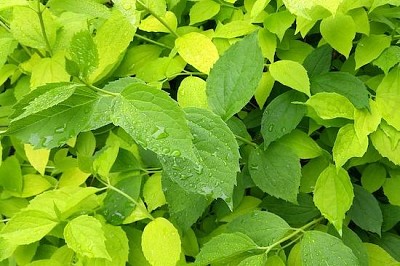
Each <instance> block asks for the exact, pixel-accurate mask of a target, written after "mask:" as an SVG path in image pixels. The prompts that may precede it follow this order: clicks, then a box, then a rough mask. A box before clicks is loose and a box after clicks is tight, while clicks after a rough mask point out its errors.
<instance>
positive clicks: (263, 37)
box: [258, 28, 277, 63]
mask: <svg viewBox="0 0 400 266" xmlns="http://www.w3.org/2000/svg"><path fill="white" fill-rule="evenodd" d="M258 41H259V43H260V47H261V52H262V55H263V57H265V58H267V59H268V60H269V61H270V62H271V63H272V62H274V61H275V60H274V59H275V51H276V46H277V38H276V36H275V34H273V33H272V32H270V31H269V30H267V29H266V28H262V29H259V30H258Z"/></svg>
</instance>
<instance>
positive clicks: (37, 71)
mask: <svg viewBox="0 0 400 266" xmlns="http://www.w3.org/2000/svg"><path fill="white" fill-rule="evenodd" d="M69 80H70V76H69V74H68V73H67V71H66V70H65V58H64V54H63V53H57V54H55V55H53V57H51V58H42V59H41V60H40V61H39V62H38V63H37V64H36V65H35V67H34V68H33V69H32V73H31V80H30V82H31V87H38V86H41V85H45V84H47V83H53V82H68V81H69Z"/></svg>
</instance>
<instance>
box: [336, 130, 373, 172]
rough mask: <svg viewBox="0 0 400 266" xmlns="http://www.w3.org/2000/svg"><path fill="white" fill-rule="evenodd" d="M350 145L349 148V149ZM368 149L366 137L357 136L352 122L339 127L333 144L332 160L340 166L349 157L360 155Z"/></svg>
mask: <svg viewBox="0 0 400 266" xmlns="http://www.w3.org/2000/svg"><path fill="white" fill-rule="evenodd" d="M349 147H351V149H349ZM367 149H368V138H367V137H366V136H362V138H358V137H357V134H356V131H355V129H354V125H353V124H347V125H345V126H344V127H341V128H340V129H339V132H338V134H337V136H336V140H335V144H334V145H333V151H332V152H333V160H334V161H335V163H336V167H337V168H341V167H342V166H343V165H344V164H345V163H346V162H347V161H348V160H349V159H350V158H353V157H362V156H363V155H364V154H365V152H366V151H367Z"/></svg>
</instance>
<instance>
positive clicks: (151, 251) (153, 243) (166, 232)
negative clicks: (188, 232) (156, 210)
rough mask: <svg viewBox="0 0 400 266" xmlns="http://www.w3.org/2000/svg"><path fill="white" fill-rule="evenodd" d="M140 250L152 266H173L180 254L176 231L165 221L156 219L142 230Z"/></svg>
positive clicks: (179, 240) (179, 243) (160, 218)
mask: <svg viewBox="0 0 400 266" xmlns="http://www.w3.org/2000/svg"><path fill="white" fill-rule="evenodd" d="M142 250H143V254H144V256H145V257H146V259H147V260H148V261H149V262H150V264H151V265H153V266H175V265H176V263H177V262H178V261H179V258H180V254H181V239H180V237H179V233H178V230H176V228H175V227H174V226H173V225H172V224H171V223H170V222H169V221H168V220H167V219H165V218H162V217H159V218H156V219H155V220H153V221H151V222H150V223H148V224H147V225H146V227H145V228H144V231H143V235H142Z"/></svg>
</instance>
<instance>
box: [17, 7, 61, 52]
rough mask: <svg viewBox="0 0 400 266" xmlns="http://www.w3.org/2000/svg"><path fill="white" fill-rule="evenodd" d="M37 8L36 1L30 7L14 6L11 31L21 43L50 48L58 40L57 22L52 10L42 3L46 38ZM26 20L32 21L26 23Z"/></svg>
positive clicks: (41, 8)
mask: <svg viewBox="0 0 400 266" xmlns="http://www.w3.org/2000/svg"><path fill="white" fill-rule="evenodd" d="M37 8H38V6H37V4H36V3H31V4H30V7H28V6H26V7H24V6H15V7H14V8H13V19H12V21H11V23H10V28H11V33H12V34H13V35H14V38H15V39H16V40H17V41H18V42H19V43H20V44H23V45H26V46H30V47H32V48H37V49H46V50H48V49H51V48H52V47H53V46H54V44H55V42H56V31H57V23H56V22H55V20H54V18H53V16H52V15H51V13H50V11H49V10H48V9H47V8H46V7H44V6H43V5H40V10H41V11H40V12H41V16H42V21H43V26H44V28H45V29H46V38H45V37H44V36H43V33H42V29H41V24H40V21H39V17H38V14H37V11H38V10H37ZM26 21H30V23H26ZM48 45H49V46H50V47H48Z"/></svg>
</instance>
